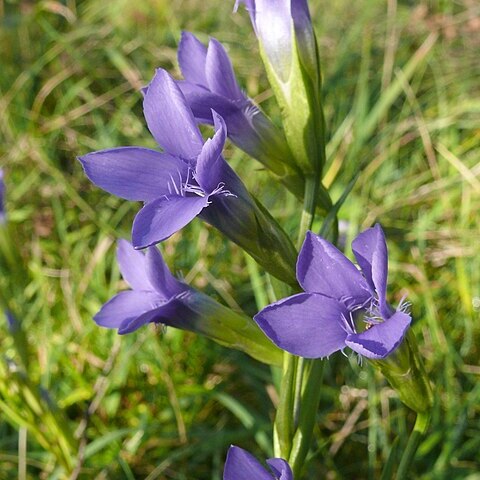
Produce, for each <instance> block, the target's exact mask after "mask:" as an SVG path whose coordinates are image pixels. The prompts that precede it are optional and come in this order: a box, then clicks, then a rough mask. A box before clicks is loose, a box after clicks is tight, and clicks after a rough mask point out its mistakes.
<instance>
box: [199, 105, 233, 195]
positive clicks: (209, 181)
mask: <svg viewBox="0 0 480 480" xmlns="http://www.w3.org/2000/svg"><path fill="white" fill-rule="evenodd" d="M212 115H213V119H214V123H215V135H214V136H213V137H212V138H209V139H208V140H207V141H206V142H205V144H204V145H203V148H202V151H201V152H200V155H199V156H198V159H197V168H196V170H195V179H196V180H197V182H198V183H199V185H200V186H201V187H202V189H203V190H204V191H205V192H206V193H207V194H211V193H212V192H213V191H214V190H215V189H216V188H217V187H218V186H219V184H220V182H221V181H222V176H221V175H222V171H223V169H222V163H223V162H225V160H224V159H223V158H222V156H221V155H222V150H223V147H224V145H225V141H226V139H227V127H226V126H225V122H224V121H223V118H222V117H220V116H219V115H218V113H216V112H212Z"/></svg>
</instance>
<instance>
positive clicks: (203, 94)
mask: <svg viewBox="0 0 480 480" xmlns="http://www.w3.org/2000/svg"><path fill="white" fill-rule="evenodd" d="M177 85H178V86H179V88H180V90H181V91H182V93H183V94H184V96H185V100H186V101H187V104H188V106H189V107H190V108H191V109H192V112H193V115H194V116H195V118H196V119H197V121H199V122H200V123H206V124H208V125H213V117H212V110H215V111H216V112H218V113H219V114H220V115H221V116H222V117H223V118H224V119H227V118H228V117H229V116H230V115H234V114H235V113H238V112H239V110H240V109H239V108H238V106H237V105H235V104H234V103H233V102H232V101H231V100H229V99H228V98H225V97H222V96H221V95H217V94H216V93H212V92H211V91H210V90H208V89H206V88H204V87H202V86H200V85H194V84H193V83H190V82H184V81H177Z"/></svg>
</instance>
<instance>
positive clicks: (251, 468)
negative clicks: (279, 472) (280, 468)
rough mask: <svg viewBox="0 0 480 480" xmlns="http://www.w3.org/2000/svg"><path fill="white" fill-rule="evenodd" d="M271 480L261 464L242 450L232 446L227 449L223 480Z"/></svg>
mask: <svg viewBox="0 0 480 480" xmlns="http://www.w3.org/2000/svg"><path fill="white" fill-rule="evenodd" d="M254 479H255V480H272V476H271V475H270V474H269V473H268V472H267V471H266V470H265V468H264V467H263V466H262V465H261V463H260V462H259V461H258V460H257V459H256V458H255V457H254V456H253V455H252V454H251V453H248V452H247V451H246V450H243V448H240V447H235V446H234V445H232V446H231V447H230V448H229V449H228V453H227V460H226V462H225V470H224V471H223V480H254Z"/></svg>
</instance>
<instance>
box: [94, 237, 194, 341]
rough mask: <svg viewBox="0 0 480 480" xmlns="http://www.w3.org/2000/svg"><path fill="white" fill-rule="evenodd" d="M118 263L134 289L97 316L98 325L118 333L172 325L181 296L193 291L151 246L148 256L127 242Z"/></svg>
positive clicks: (122, 242) (120, 248)
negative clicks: (154, 325) (150, 326)
mask: <svg viewBox="0 0 480 480" xmlns="http://www.w3.org/2000/svg"><path fill="white" fill-rule="evenodd" d="M117 261H118V264H119V266H120V271H121V273H122V276H123V278H124V280H125V281H126V282H127V283H128V285H129V286H130V287H131V288H132V290H126V291H124V292H120V293H119V294H117V295H115V296H114V297H113V298H112V299H111V300H109V301H108V302H107V303H106V304H105V305H104V306H103V307H102V309H101V310H100V311H99V312H98V313H97V314H96V315H95V317H94V320H95V322H96V323H97V324H98V325H100V326H102V327H107V328H117V329H118V333H120V334H124V333H130V332H133V331H134V330H136V329H137V328H139V327H141V326H143V325H145V324H147V323H150V322H156V323H164V324H165V323H170V319H171V318H173V317H174V316H175V314H176V313H177V312H178V311H179V309H180V302H181V300H180V299H181V297H182V295H184V294H185V293H186V292H189V291H191V289H190V287H189V286H188V285H186V284H184V283H182V282H180V281H178V280H177V279H176V278H175V277H174V276H173V275H172V274H171V273H170V271H169V270H168V267H167V266H166V265H165V262H164V261H163V258H162V256H161V254H160V252H159V251H158V250H157V249H156V248H154V247H151V248H149V249H148V250H147V253H146V255H144V254H143V253H141V252H139V251H138V250H135V249H134V248H133V247H132V246H131V245H130V243H129V242H127V241H126V240H120V241H119V242H118V247H117Z"/></svg>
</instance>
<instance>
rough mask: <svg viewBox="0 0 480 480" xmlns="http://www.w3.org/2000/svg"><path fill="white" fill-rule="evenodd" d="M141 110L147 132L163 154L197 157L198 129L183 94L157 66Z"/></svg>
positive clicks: (200, 145)
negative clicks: (145, 121) (146, 125)
mask: <svg viewBox="0 0 480 480" xmlns="http://www.w3.org/2000/svg"><path fill="white" fill-rule="evenodd" d="M143 111H144V114H145V119H146V120H147V124H148V128H149V130H150V132H151V133H152V135H153V136H154V138H155V140H156V141H157V142H158V144H159V145H160V146H161V147H162V148H163V149H164V150H165V151H166V152H167V153H170V154H172V155H175V156H178V157H181V158H183V159H187V160H191V159H194V158H196V157H197V156H198V154H199V153H200V150H201V149H202V145H203V139H202V136H201V134H200V130H199V129H198V127H197V124H196V122H195V119H194V117H193V114H192V111H191V110H190V107H189V106H188V105H187V103H186V101H185V97H184V96H183V93H182V92H181V90H180V89H179V88H178V86H177V85H176V84H175V81H174V80H173V79H172V77H170V75H169V74H168V73H167V72H166V71H165V70H163V69H161V68H159V69H158V70H157V71H156V73H155V76H154V77H153V80H152V81H151V82H150V84H149V85H148V90H147V93H146V94H145V98H144V100H143Z"/></svg>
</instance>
